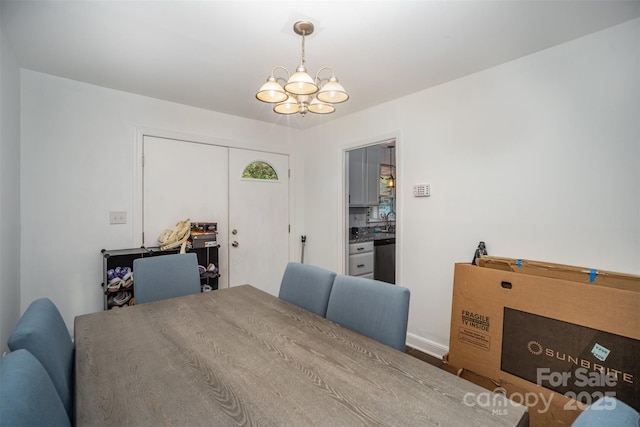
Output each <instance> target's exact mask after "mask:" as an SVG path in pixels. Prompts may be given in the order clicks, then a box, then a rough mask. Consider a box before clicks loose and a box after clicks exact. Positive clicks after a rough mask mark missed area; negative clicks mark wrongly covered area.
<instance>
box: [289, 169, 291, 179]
mask: <svg viewBox="0 0 640 427" xmlns="http://www.w3.org/2000/svg"><path fill="white" fill-rule="evenodd" d="M289 178H291V169H289Z"/></svg>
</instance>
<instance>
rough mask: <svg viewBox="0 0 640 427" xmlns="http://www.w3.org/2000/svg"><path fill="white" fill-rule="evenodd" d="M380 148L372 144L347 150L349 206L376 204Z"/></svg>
mask: <svg viewBox="0 0 640 427" xmlns="http://www.w3.org/2000/svg"><path fill="white" fill-rule="evenodd" d="M380 150H381V148H380V147H377V146H373V147H365V148H359V149H357V150H352V151H349V206H375V205H377V204H378V192H379V189H380V154H381V152H380Z"/></svg>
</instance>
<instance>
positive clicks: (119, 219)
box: [109, 211, 127, 224]
mask: <svg viewBox="0 0 640 427" xmlns="http://www.w3.org/2000/svg"><path fill="white" fill-rule="evenodd" d="M126 223H127V213H126V212H125V211H111V212H109V224H126Z"/></svg>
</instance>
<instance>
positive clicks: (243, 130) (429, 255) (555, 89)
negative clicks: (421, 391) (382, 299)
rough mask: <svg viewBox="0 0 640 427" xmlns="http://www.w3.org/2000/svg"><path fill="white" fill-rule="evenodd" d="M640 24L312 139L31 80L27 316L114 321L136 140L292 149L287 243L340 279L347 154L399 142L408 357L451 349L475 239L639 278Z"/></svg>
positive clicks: (26, 100) (24, 163) (514, 253)
mask: <svg viewBox="0 0 640 427" xmlns="http://www.w3.org/2000/svg"><path fill="white" fill-rule="evenodd" d="M639 27H640V20H635V21H632V22H629V23H627V24H623V25H621V26H618V27H614V28H612V29H609V30H606V31H604V32H601V33H597V34H594V35H591V36H588V37H584V38H582V39H579V40H576V41H574V42H571V43H567V44H565V45H562V46H558V47H555V48H552V49H549V50H546V51H543V52H539V53H538V54H535V55H531V56H529V57H526V58H522V59H519V60H516V61H513V62H511V63H508V64H504V65H502V66H499V67H495V68H492V69H489V70H486V71H483V72H480V73H477V74H474V75H471V76H468V77H465V78H463V79H459V80H457V81H454V82H450V83H447V84H443V85H441V86H439V87H436V88H433V89H430V90H427V91H423V92H419V93H416V94H414V95H411V96H408V97H405V98H402V99H399V100H396V101H393V102H390V103H387V104H384V105H380V106H378V107H376V108H372V109H370V110H367V111H364V112H362V113H359V114H355V115H351V116H348V117H345V118H342V119H339V120H335V121H331V122H329V123H326V124H324V125H321V126H317V127H314V128H312V129H308V130H305V131H296V130H290V129H286V128H283V127H281V126H276V125H269V124H265V123H260V122H254V121H249V120H245V119H241V118H237V117H232V116H228V115H223V114H219V113H215V112H211V111H206V110H201V109H196V108H191V107H187V106H183V105H178V104H172V103H168V102H164V101H159V100H155V99H150V98H145V97H141V96H138V95H133V94H128V93H123V92H118V91H113V90H109V89H104V88H99V87H96V86H91V85H86V84H83V83H78V82H74V81H70V80H65V79H61V78H57V77H53V76H49V75H44V74H40V73H36V72H32V71H27V70H23V71H22V73H21V80H22V83H21V84H22V86H21V95H22V99H21V102H22V108H21V115H22V118H21V120H22V136H21V150H22V153H21V168H22V170H21V172H20V174H21V175H20V179H21V181H22V188H21V198H22V205H21V222H22V236H21V239H20V241H21V242H22V248H21V259H20V260H19V261H20V265H21V268H20V271H21V273H20V274H21V277H19V278H20V281H21V288H22V296H21V299H20V301H21V302H20V304H21V311H22V310H24V309H25V308H26V306H27V305H28V304H29V302H30V301H31V300H33V299H34V298H37V297H41V296H48V297H50V298H52V299H53V300H54V302H55V303H56V304H57V305H58V307H59V308H60V310H61V312H62V313H63V317H64V318H65V321H66V322H67V325H68V326H69V327H70V328H71V327H72V322H73V318H74V316H76V315H79V314H83V313H87V312H92V311H98V310H101V309H102V296H101V288H100V285H99V282H100V278H101V274H102V271H101V269H102V267H101V266H102V264H101V263H102V258H101V256H100V249H102V248H119V247H128V246H131V245H132V244H133V243H134V241H135V239H134V236H133V230H134V228H133V224H132V223H131V222H130V223H129V224H127V225H125V226H121V225H119V226H111V225H109V224H108V222H109V221H108V212H109V211H110V210H124V211H127V212H129V213H131V212H133V211H134V206H133V204H134V199H135V195H134V191H133V187H134V186H135V176H134V175H135V166H134V153H135V150H134V147H135V142H136V129H137V128H138V127H144V128H159V129H167V130H170V131H172V132H186V133H190V134H195V135H203V136H207V137H213V138H219V139H221V140H225V141H226V142H230V143H231V145H237V146H243V145H244V144H249V145H252V146H255V147H256V148H260V147H262V148H264V149H267V147H270V148H274V147H275V149H276V150H278V151H282V152H288V153H291V154H292V155H293V170H292V177H293V181H294V186H295V189H294V193H293V204H294V206H295V212H296V216H295V221H294V223H293V225H294V229H293V230H292V241H293V242H295V243H298V242H299V236H300V234H306V235H307V237H308V240H307V246H306V251H305V262H308V263H310V264H316V265H320V266H324V267H326V268H330V269H333V270H336V271H339V272H343V271H344V270H343V266H344V262H343V260H344V249H343V244H342V243H343V242H344V238H345V233H344V229H343V227H344V226H345V224H344V220H343V219H344V202H343V197H344V195H343V188H344V182H343V177H342V174H341V173H337V171H342V170H343V167H344V165H343V163H342V162H343V150H344V149H346V148H353V147H355V146H358V145H363V144H368V143H374V142H377V141H382V140H385V139H388V138H390V137H396V138H397V139H398V149H397V154H398V183H399V187H398V198H399V200H398V203H399V205H398V223H399V226H398V242H399V244H398V255H399V258H398V275H399V283H401V284H403V285H405V286H408V287H409V288H411V291H412V297H411V313H410V319H409V334H410V335H409V343H410V344H412V345H415V346H418V347H420V348H422V349H425V350H427V351H430V352H432V353H434V354H442V353H444V352H445V351H446V349H447V346H448V340H449V319H450V307H451V291H452V282H453V265H454V263H455V262H469V261H470V259H471V257H472V255H473V252H474V249H475V247H476V245H477V243H478V241H479V240H485V241H486V242H487V245H488V249H489V253H490V254H493V255H501V256H508V257H520V258H529V259H539V260H545V261H551V262H559V263H567V264H573V265H584V266H588V267H595V268H600V269H609V270H615V271H620V272H627V273H634V274H640V168H638V167H637V164H638V160H639V159H640V146H639V144H640V143H639V141H640V130H639V128H638V124H637V122H638V118H639V117H640V106H639V103H640V96H639V95H640V83H639V79H640V77H639V76H640V73H639V71H640V70H639V69H638V67H639V63H640V61H639V57H638V55H639V51H640V46H639V37H638V36H639ZM3 70H4V68H3ZM12 80H15V79H12ZM4 121H5V115H4V113H3V125H4ZM14 133H15V132H14ZM14 144H15V143H14ZM8 147H13V148H15V145H9V146H8ZM2 148H3V149H4V148H5V142H4V138H3V140H2ZM3 156H4V153H3ZM12 158H13V159H14V160H15V159H16V158H15V155H13V157H12ZM4 163H5V161H4V159H3V166H4ZM13 167H14V168H15V167H17V166H15V165H14V166H13ZM178 167H187V165H177V168H178ZM3 174H4V167H3ZM4 182H5V180H4V175H3V185H4ZM422 182H429V183H431V184H432V186H433V195H432V197H430V198H427V199H416V198H413V197H412V196H411V190H412V187H411V185H412V184H414V183H422ZM10 188H13V187H10ZM4 197H5V196H4V195H3V199H2V202H3V207H2V215H3V217H2V225H3V227H4V226H5V224H7V225H9V226H12V225H15V223H16V221H18V222H19V221H20V219H12V220H11V221H10V222H6V223H5V219H4V218H5V217H4V216H5V215H7V213H6V212H7V211H6V210H5V199H4ZM11 197H15V196H13V195H12V196H11ZM19 212H20V211H19V210H13V211H11V210H9V211H8V215H13V216H15V214H16V213H19ZM302 212H304V215H303V214H302ZM130 217H131V216H130ZM14 228H15V227H14ZM13 232H14V233H16V232H15V231H13ZM4 242H5V240H4V238H3V249H4V248H5V246H4V245H6V243H4ZM12 247H13V248H14V249H15V246H12ZM298 257H299V246H298V247H295V245H292V259H297V258H298ZM14 265H16V264H13V265H12V266H14ZM6 266H7V263H6V262H5V261H4V260H3V261H2V262H0V267H1V268H2V274H5V268H6ZM14 271H15V268H14ZM12 274H17V273H12ZM6 283H7V282H6V281H5V279H4V277H3V280H2V284H1V286H0V291H2V290H3V289H7V287H6ZM3 301H4V299H3ZM2 304H3V307H2V309H3V316H5V314H4V313H5V310H4V304H5V303H4V302H3V303H2Z"/></svg>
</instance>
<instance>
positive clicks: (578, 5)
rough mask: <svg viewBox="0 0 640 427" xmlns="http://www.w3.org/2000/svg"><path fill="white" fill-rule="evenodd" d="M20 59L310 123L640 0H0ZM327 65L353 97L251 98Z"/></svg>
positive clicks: (521, 51)
mask: <svg viewBox="0 0 640 427" xmlns="http://www.w3.org/2000/svg"><path fill="white" fill-rule="evenodd" d="M0 13H1V17H2V31H3V37H7V39H8V40H9V42H10V45H11V46H12V49H13V50H14V53H15V55H16V57H17V58H18V62H19V64H20V66H21V67H23V68H28V69H31V70H36V71H40V72H43V73H48V74H53V75H56V76H61V77H66V78H69V79H73V80H78V81H82V82H87V83H91V84H95V85H99V86H104V87H108V88H113V89H119V90H124V91H127V92H133V93H138V94H141V95H146V96H150V97H154V98H159V99H164V100H168V101H174V102H178V103H182V104H187V105H193V106H196V107H201V108H206V109H209V110H214V111H218V112H223V113H228V114H232V115H236V116H241V117H246V118H250V119H256V120H262V121H265V122H269V123H277V124H282V125H285V126H292V127H298V128H307V127H309V126H313V125H316V124H319V123H322V122H326V121H327V120H330V119H332V118H337V117H342V116H344V115H346V114H350V113H354V112H356V111H359V110H363V109H365V108H368V107H371V106H374V105H376V104H380V103H383V102H386V101H389V100H392V99H394V98H398V97H401V96H404V95H408V94H411V93H414V92H417V91H420V90H423V89H426V88H429V87H432V86H435V85H438V84H441V83H443V82H446V81H449V80H453V79H456V78H459V77H462V76H465V75H468V74H471V73H474V72H477V71H480V70H483V69H486V68H489V67H492V66H495V65H497V64H501V63H504V62H507V61H510V60H512V59H515V58H518V57H522V56H525V55H528V54H531V53H533V52H536V51H539V50H542V49H545V48H548V47H550V46H554V45H557V44H560V43H563V42H566V41H569V40H572V39H575V38H577V37H581V36H583V35H586V34H589V33H592V32H595V31H599V30H601V29H604V28H607V27H610V26H613V25H616V24H619V23H621V22H624V21H627V20H630V19H633V18H635V17H638V16H640V1H638V0H635V1H616V0H606V1H591V0H589V1H586V0H582V1H580V0H577V1H568V0H554V1H543V0H535V1H524V0H501V1H497V0H493V1H490V0H483V1H481V0H475V1H453V0H449V1H400V0H396V1H301V0H298V1H283V2H275V1H237V0H236V1H205V0H200V1H185V0H173V1H154V0H147V1H122V0H120V1H116V0H110V1H96V0H75V1H66V0H48V1H35V0H20V1H8V0H2V3H1V9H0ZM302 19H304V20H310V21H312V22H313V23H314V25H315V27H316V29H315V32H314V34H312V35H311V36H308V37H307V40H306V60H307V67H308V69H309V71H310V73H313V74H315V72H316V71H317V70H318V69H319V68H320V67H322V66H331V67H332V68H334V70H335V72H336V75H337V76H338V78H339V79H340V82H341V83H342V84H343V85H344V87H345V88H346V90H347V92H349V94H350V96H351V99H350V100H349V101H347V102H346V103H344V104H339V105H337V108H336V112H335V113H333V114H331V115H328V116H317V115H313V114H311V113H309V114H307V116H306V117H301V116H300V115H295V116H290V117H288V116H280V115H277V114H275V113H273V112H272V111H271V108H272V106H271V105H270V104H264V103H262V102H259V101H257V100H256V99H255V93H256V91H257V90H258V88H259V87H260V86H261V85H262V83H264V81H265V80H266V78H267V77H268V75H269V73H270V71H271V69H272V68H273V67H274V66H275V65H283V66H285V67H286V68H288V69H289V70H290V71H292V70H293V69H295V67H297V66H298V64H299V62H300V37H299V36H297V35H296V34H295V33H294V32H293V30H292V27H293V23H294V22H295V21H298V20H302Z"/></svg>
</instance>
